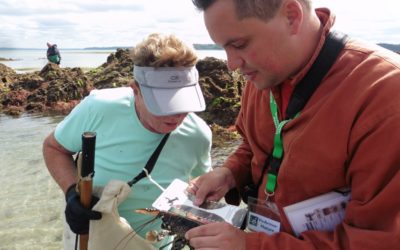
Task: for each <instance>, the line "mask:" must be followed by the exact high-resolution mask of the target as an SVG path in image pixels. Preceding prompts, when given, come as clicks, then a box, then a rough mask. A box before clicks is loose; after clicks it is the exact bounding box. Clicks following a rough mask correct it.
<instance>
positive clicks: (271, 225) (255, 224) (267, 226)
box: [247, 212, 281, 235]
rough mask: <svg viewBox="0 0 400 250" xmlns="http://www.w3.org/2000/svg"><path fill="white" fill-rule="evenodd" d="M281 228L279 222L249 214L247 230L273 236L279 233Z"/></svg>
mask: <svg viewBox="0 0 400 250" xmlns="http://www.w3.org/2000/svg"><path fill="white" fill-rule="evenodd" d="M280 228H281V223H279V222H278V221H275V220H272V219H270V218H267V217H264V216H262V215H259V214H256V213H253V212H249V217H248V221H247V229H249V230H251V231H254V232H264V233H266V234H268V235H271V234H274V233H277V232H279V230H280Z"/></svg>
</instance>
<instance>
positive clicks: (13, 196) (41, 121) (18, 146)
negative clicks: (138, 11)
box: [0, 49, 225, 250]
mask: <svg viewBox="0 0 400 250" xmlns="http://www.w3.org/2000/svg"><path fill="white" fill-rule="evenodd" d="M60 52H61V56H62V61H61V67H81V68H95V67H98V66H100V65H101V64H103V63H104V62H106V60H107V57H108V55H109V54H110V53H112V52H115V50H81V49H79V50H60ZM45 54H46V51H45V50H35V49H18V50H1V49H0V57H1V58H11V59H15V61H0V63H3V64H5V65H7V66H8V67H11V68H13V69H14V70H16V71H17V72H18V73H25V72H31V71H36V70H40V69H41V68H43V66H45V65H46V63H47V60H46V58H45ZM198 54H199V58H204V57H207V56H212V57H216V58H219V59H225V53H224V51H222V50H210V51H206V50H203V51H198ZM63 118H64V117H63V116H42V115H28V114H23V115H21V116H20V117H12V116H7V115H4V114H0V250H20V249H21V250H22V249H24V250H59V249H62V230H63V229H62V228H63V223H62V214H63V202H64V196H63V193H62V192H61V190H60V189H59V187H58V186H57V184H56V183H55V182H54V180H53V179H52V177H51V176H50V174H49V172H48V171H47V168H46V167H45V164H44V161H43V156H42V143H43V140H44V139H45V137H46V136H47V135H48V134H49V133H51V132H52V131H53V130H54V128H55V127H56V125H57V124H58V123H59V122H60V121H61V120H62V119H63ZM214 153H215V154H216V155H218V154H221V152H212V154H214ZM216 158H218V157H216Z"/></svg>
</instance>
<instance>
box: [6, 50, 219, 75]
mask: <svg viewBox="0 0 400 250" xmlns="http://www.w3.org/2000/svg"><path fill="white" fill-rule="evenodd" d="M112 52H115V50H84V49H66V50H63V49H60V53H61V57H62V59H61V67H70V68H73V67H80V68H96V67H98V66H100V65H102V64H103V63H105V62H106V61H107V57H108V56H109V55H110V54H111V53H112ZM197 53H198V55H199V58H201V59H202V58H204V57H206V56H213V57H216V58H219V59H226V55H225V52H224V51H223V50H198V51H197ZM0 57H2V58H6V59H10V58H11V59H13V61H0V63H3V64H5V65H6V66H8V67H10V68H13V69H14V70H16V71H17V72H19V73H22V72H29V71H35V70H40V69H42V68H43V67H44V66H45V65H46V64H47V59H46V50H45V49H43V50H40V49H15V50H14V49H12V50H10V49H8V50H6V49H0Z"/></svg>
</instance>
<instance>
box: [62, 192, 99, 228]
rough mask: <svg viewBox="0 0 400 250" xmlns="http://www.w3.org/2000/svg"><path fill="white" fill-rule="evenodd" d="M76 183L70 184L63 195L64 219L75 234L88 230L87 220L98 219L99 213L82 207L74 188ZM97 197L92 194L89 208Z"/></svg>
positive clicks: (95, 201) (96, 200) (97, 199)
mask: <svg viewBox="0 0 400 250" xmlns="http://www.w3.org/2000/svg"><path fill="white" fill-rule="evenodd" d="M75 186H76V184H74V185H72V186H70V187H69V188H68V190H67V193H66V195H65V200H66V202H67V206H66V207H65V219H66V220H67V223H68V225H69V227H70V228H71V230H72V232H74V233H76V234H87V233H88V232H89V220H100V219H101V213H100V212H97V211H93V210H90V209H87V208H84V207H83V206H82V204H81V202H80V200H79V194H78V193H77V192H76V190H75ZM98 201H99V198H97V197H96V196H92V202H91V204H90V208H92V207H93V206H94V205H95V204H96V203H97V202H98Z"/></svg>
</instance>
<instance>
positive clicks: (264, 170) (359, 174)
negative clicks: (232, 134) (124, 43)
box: [186, 0, 400, 250]
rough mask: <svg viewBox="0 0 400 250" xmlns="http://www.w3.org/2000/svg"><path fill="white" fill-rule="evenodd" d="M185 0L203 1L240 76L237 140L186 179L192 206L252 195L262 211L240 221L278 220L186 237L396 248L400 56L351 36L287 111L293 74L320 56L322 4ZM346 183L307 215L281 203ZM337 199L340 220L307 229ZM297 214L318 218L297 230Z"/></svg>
mask: <svg viewBox="0 0 400 250" xmlns="http://www.w3.org/2000/svg"><path fill="white" fill-rule="evenodd" d="M192 2H193V3H194V5H195V6H196V7H197V8H198V9H199V10H201V11H203V14H204V15H203V16H204V22H205V26H206V28H207V30H208V33H209V35H210V37H211V38H212V40H213V41H214V42H215V43H216V44H217V45H220V46H222V47H223V48H224V49H225V52H226V54H227V64H228V66H229V68H230V69H231V70H239V71H240V72H241V73H242V74H243V75H244V76H245V77H246V79H247V80H248V82H247V84H246V86H245V90H244V92H243V95H242V102H241V103H242V106H241V110H240V113H239V115H238V117H237V121H236V127H237V130H238V131H239V133H240V134H241V135H242V137H243V142H242V143H241V145H240V146H239V147H238V149H237V150H236V151H235V152H234V153H233V154H232V155H230V156H229V157H228V158H227V160H226V161H225V162H224V164H223V165H222V166H221V167H218V168H215V170H213V171H211V172H209V173H206V174H205V175H203V176H201V177H199V178H197V179H195V180H193V181H192V182H191V184H190V186H189V189H188V191H189V192H191V193H193V194H195V195H196V201H195V203H196V204H198V205H199V204H202V203H203V202H204V201H205V200H218V199H220V198H222V197H224V196H225V198H226V200H227V201H230V202H233V201H235V202H239V201H240V200H238V197H242V198H246V197H252V196H255V198H257V199H258V200H256V202H255V203H254V205H255V207H257V209H255V210H253V212H255V213H256V214H257V216H259V217H253V219H254V220H249V224H248V226H249V225H250V224H251V223H253V224H257V223H259V222H260V220H257V218H263V219H270V220H269V221H271V220H272V221H274V223H270V225H273V226H274V227H270V229H271V230H272V229H274V228H275V229H277V230H276V231H270V232H266V231H264V230H263V228H258V229H255V230H252V231H251V232H244V231H241V230H239V229H237V228H234V227H232V226H230V225H229V224H227V223H213V224H207V225H202V226H199V227H196V228H193V229H191V230H189V231H188V232H187V234H186V238H187V239H189V241H190V244H191V246H193V247H194V248H195V249H236V250H239V249H268V250H273V249H279V250H282V249H297V250H300V249H364V250H368V249H397V248H398V247H399V244H400V212H399V211H400V199H399V198H398V194H399V193H400V184H399V183H400V173H399V169H400V153H399V149H400V129H399V128H400V98H399V93H400V58H399V55H397V54H395V53H392V52H391V51H388V50H385V49H383V48H381V47H379V46H376V45H368V44H364V43H362V42H360V41H357V40H355V39H352V38H348V39H347V42H345V45H344V48H343V49H342V50H341V51H340V52H339V53H338V55H337V58H336V60H334V61H333V65H332V66H331V67H330V69H329V71H327V73H326V74H325V76H324V77H323V78H322V80H321V81H320V84H319V86H318V88H316V90H314V92H313V93H312V95H311V97H310V98H309V99H308V102H307V103H306V104H305V106H304V107H303V108H302V109H301V111H300V113H297V115H296V116H294V117H291V118H289V119H287V118H286V115H287V114H288V112H287V111H288V109H287V107H288V105H289V101H290V100H293V98H296V97H297V92H296V87H297V84H298V83H299V82H300V81H301V80H302V79H303V77H304V76H305V75H306V74H307V73H308V72H309V71H310V68H311V67H314V64H318V63H316V61H317V60H316V59H317V57H319V55H320V54H321V50H322V48H323V45H324V43H325V41H326V40H328V38H327V37H328V35H329V36H330V34H331V33H330V32H331V31H332V30H333V28H332V26H333V24H334V20H335V17H334V15H333V14H332V13H331V11H330V10H329V9H328V8H317V9H314V8H313V7H312V1H311V0H246V1H240V0H193V1H192ZM326 60H328V58H326V57H323V58H322V60H320V62H325V61H326ZM315 66H316V67H318V66H319V65H315ZM310 74H312V72H311V73H310ZM307 75H308V74H307ZM303 83H304V84H305V86H307V84H309V83H308V82H303ZM294 93H295V94H294ZM278 149H279V150H278ZM268 159H269V160H268ZM276 160H278V161H276ZM251 187H253V188H254V189H255V190H254V191H255V192H251V190H252V188H251ZM343 187H346V188H347V189H349V191H350V196H351V197H350V199H349V200H348V201H347V202H343V203H341V204H340V206H339V207H335V206H332V207H329V206H328V207H322V209H318V210H315V211H314V212H317V211H323V213H318V214H315V215H316V216H315V215H314V214H313V213H310V214H308V213H305V214H301V213H300V214H299V215H298V217H297V219H293V217H291V218H290V219H289V215H290V214H291V213H290V211H291V210H288V209H287V208H288V206H290V207H291V208H294V207H296V205H299V204H300V205H303V204H304V203H302V202H307V203H306V206H302V209H304V210H308V209H309V208H310V207H312V206H311V205H312V201H313V200H312V198H314V197H325V198H327V197H330V195H335V194H337V193H336V192H335V191H337V190H338V189H341V188H343ZM342 190H343V189H342ZM252 193H253V194H252ZM238 194H239V195H240V196H237V195H238ZM248 194H252V196H249V195H248ZM235 195H236V196H235ZM347 195H348V194H347ZM335 197H337V195H336V196H335ZM339 197H340V196H339ZM310 199H311V200H310ZM249 200H250V199H248V200H247V201H249ZM328 201H329V202H330V203H331V202H332V204H335V203H334V201H332V200H328ZM236 204H237V203H236ZM292 205H293V206H292ZM300 205H299V206H297V207H300ZM327 208H329V209H330V208H332V210H329V211H328V210H327ZM250 209H251V208H250ZM263 209H265V210H267V211H268V212H267V213H265V214H264V213H263V212H262V210H263ZM340 209H343V210H344V214H343V218H341V219H340V220H339V221H338V223H334V224H332V225H331V226H332V228H330V229H326V230H321V229H316V228H318V227H319V226H320V225H328V224H329V223H330V222H329V219H330V218H331V217H330V215H329V212H332V211H333V212H335V213H336V212H338V211H339V210H340ZM273 212H275V213H273ZM325 212H326V213H325ZM321 215H324V217H323V218H319V217H318V216H321ZM306 217H309V218H310V219H318V221H317V222H318V223H321V224H320V225H318V224H310V225H308V224H301V225H299V226H302V227H305V226H308V227H306V228H305V230H299V231H298V232H297V233H296V230H298V229H297V228H295V227H293V225H296V224H297V225H298V224H299V221H300V222H302V221H303V219H305V218H306ZM265 221H267V220H265ZM275 222H276V224H275ZM263 225H264V226H268V225H267V223H264V224H263Z"/></svg>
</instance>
